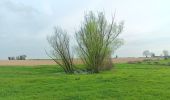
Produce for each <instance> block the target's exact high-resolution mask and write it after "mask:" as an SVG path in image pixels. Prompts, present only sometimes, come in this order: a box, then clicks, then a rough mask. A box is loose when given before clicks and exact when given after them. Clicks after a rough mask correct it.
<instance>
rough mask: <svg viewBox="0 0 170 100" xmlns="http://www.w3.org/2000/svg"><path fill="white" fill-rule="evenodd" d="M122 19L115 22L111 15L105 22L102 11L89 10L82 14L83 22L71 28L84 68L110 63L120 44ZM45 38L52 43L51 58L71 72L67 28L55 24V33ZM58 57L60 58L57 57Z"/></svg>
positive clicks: (90, 69)
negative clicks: (110, 19)
mask: <svg viewBox="0 0 170 100" xmlns="http://www.w3.org/2000/svg"><path fill="white" fill-rule="evenodd" d="M123 26H124V23H123V22H120V23H116V22H115V16H113V18H112V21H111V23H109V22H108V21H107V20H106V18H105V14H104V13H103V12H99V13H97V14H95V13H93V12H92V11H91V12H89V13H88V14H86V15H85V16H84V22H83V23H82V24H81V27H80V29H79V30H78V31H76V32H75V38H72V39H74V40H75V41H77V46H76V47H75V48H74V49H75V51H76V54H77V55H78V56H79V57H80V58H81V60H82V61H83V63H84V64H85V68H86V71H88V72H90V73H99V72H100V71H101V70H104V69H108V67H109V68H111V67H112V66H113V64H112V61H111V55H112V53H114V52H115V50H117V49H118V48H119V47H120V46H121V45H123V40H122V39H120V38H118V36H119V34H120V33H122V30H123ZM47 40H48V42H49V44H50V46H51V47H52V50H51V52H50V53H47V54H48V56H49V57H50V58H51V59H53V60H54V61H55V62H56V63H57V64H58V65H59V66H60V67H61V68H62V69H63V70H64V71H65V73H68V74H73V73H74V72H75V71H76V70H77V68H76V66H75V65H74V63H73V58H74V55H73V53H72V52H71V51H72V48H71V46H70V37H69V36H68V34H67V31H65V30H63V29H62V28H60V27H56V28H55V34H54V35H52V36H48V37H47ZM58 59H61V61H58Z"/></svg>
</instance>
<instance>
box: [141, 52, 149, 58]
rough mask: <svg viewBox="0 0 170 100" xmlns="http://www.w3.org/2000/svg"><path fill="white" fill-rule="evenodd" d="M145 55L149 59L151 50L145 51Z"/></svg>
mask: <svg viewBox="0 0 170 100" xmlns="http://www.w3.org/2000/svg"><path fill="white" fill-rule="evenodd" d="M143 55H144V56H145V57H146V58H147V57H148V56H149V55H150V51H149V50H145V51H143Z"/></svg>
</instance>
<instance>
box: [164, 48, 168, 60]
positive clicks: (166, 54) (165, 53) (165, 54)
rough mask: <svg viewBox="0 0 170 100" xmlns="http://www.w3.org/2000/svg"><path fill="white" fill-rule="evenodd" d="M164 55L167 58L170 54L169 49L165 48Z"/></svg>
mask: <svg viewBox="0 0 170 100" xmlns="http://www.w3.org/2000/svg"><path fill="white" fill-rule="evenodd" d="M163 55H164V58H165V59H167V58H168V56H169V52H168V51H167V50H163Z"/></svg>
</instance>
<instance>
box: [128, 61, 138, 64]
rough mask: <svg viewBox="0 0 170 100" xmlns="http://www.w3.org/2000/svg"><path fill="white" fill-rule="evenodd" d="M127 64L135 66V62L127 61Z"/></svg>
mask: <svg viewBox="0 0 170 100" xmlns="http://www.w3.org/2000/svg"><path fill="white" fill-rule="evenodd" d="M127 63H128V64H136V61H128V62H127Z"/></svg>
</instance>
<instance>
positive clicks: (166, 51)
mask: <svg viewBox="0 0 170 100" xmlns="http://www.w3.org/2000/svg"><path fill="white" fill-rule="evenodd" d="M143 56H145V57H146V58H148V57H156V55H155V53H154V52H150V51H149V50H145V51H143ZM158 57H164V58H169V52H168V50H163V51H162V54H161V55H159V56H158Z"/></svg>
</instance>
